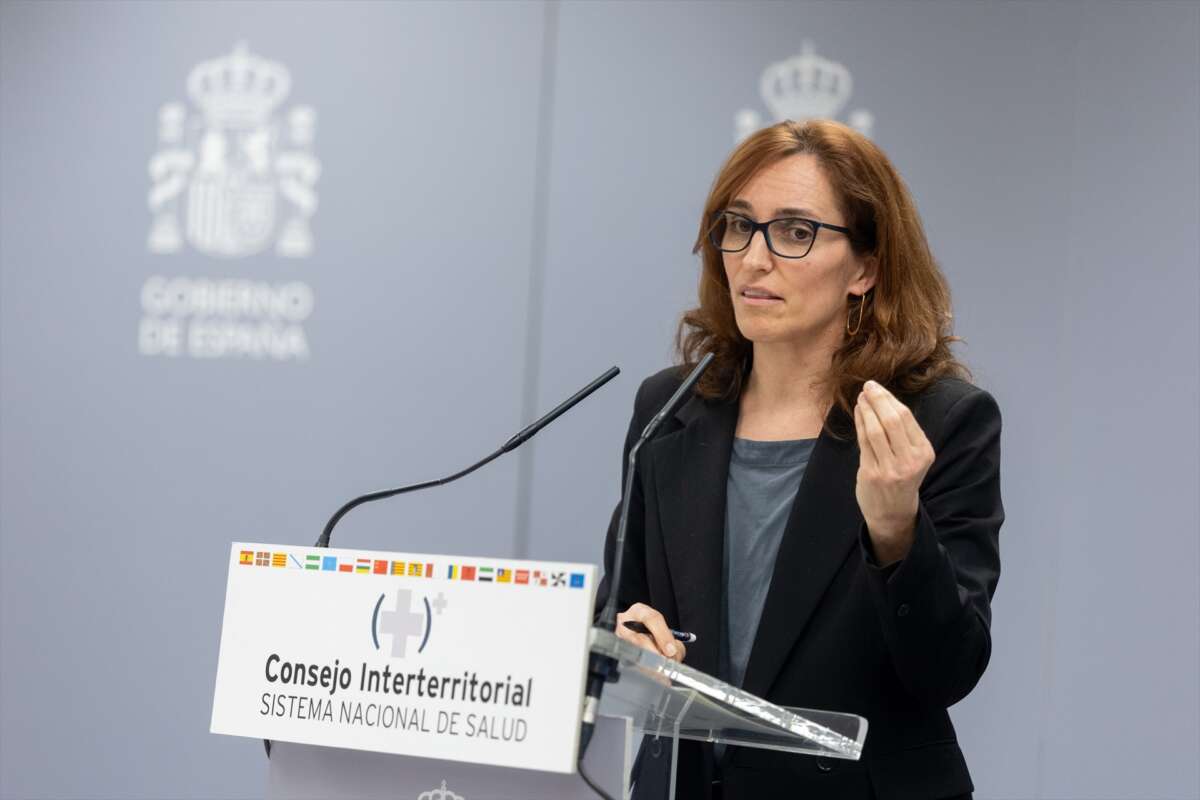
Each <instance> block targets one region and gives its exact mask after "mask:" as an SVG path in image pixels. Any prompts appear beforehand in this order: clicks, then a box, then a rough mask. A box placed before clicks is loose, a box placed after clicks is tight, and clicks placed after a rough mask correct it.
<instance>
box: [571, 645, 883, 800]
mask: <svg viewBox="0 0 1200 800" xmlns="http://www.w3.org/2000/svg"><path fill="white" fill-rule="evenodd" d="M591 648H592V651H593V652H595V653H598V654H600V655H604V656H609V657H611V658H613V659H615V660H616V661H617V665H618V674H619V677H618V679H617V680H616V681H615V682H613V683H609V684H607V685H606V686H605V689H604V694H603V696H602V697H601V700H600V712H599V713H600V715H601V716H603V717H616V718H625V719H628V720H630V721H631V725H632V730H633V732H634V733H635V734H641V735H643V736H644V737H647V739H649V740H654V739H667V740H669V742H665V743H664V745H665V746H669V747H671V748H672V751H671V787H670V796H671V797H674V796H675V767H676V764H677V760H678V752H679V740H680V739H695V740H699V741H703V742H714V743H724V744H730V745H741V746H745V747H762V748H769V749H772V750H784V751H787V752H791V753H804V754H808V755H817V756H826V757H829V758H844V759H850V760H857V759H858V758H859V757H860V756H861V755H862V748H863V741H864V740H865V739H866V737H867V720H865V719H863V718H862V717H860V716H857V715H855V714H843V713H839V712H835V711H818V710H814V709H804V708H785V707H783V706H777V705H773V704H771V703H768V702H767V701H766V700H763V699H761V698H759V697H755V696H754V695H752V694H749V693H747V692H743V691H742V690H741V689H738V688H737V687H734V686H731V685H729V684H727V683H723V682H722V681H719V680H717V679H716V678H714V677H712V676H711V675H707V674H705V673H703V672H700V671H698V670H695V669H692V668H691V667H688V666H685V665H683V664H680V663H678V662H675V661H671V660H668V659H665V658H663V657H662V656H659V655H656V654H654V653H651V652H649V651H648V650H643V649H642V648H640V647H637V646H636V645H632V644H630V643H628V642H625V641H622V640H621V639H618V638H617V637H616V635H615V634H613V633H612V632H610V631H607V630H604V629H602V628H592V632H591ZM635 749H636V748H635Z"/></svg>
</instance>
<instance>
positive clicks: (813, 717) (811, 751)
mask: <svg viewBox="0 0 1200 800" xmlns="http://www.w3.org/2000/svg"><path fill="white" fill-rule="evenodd" d="M589 646H590V648H591V650H592V652H594V653H598V654H600V655H604V656H608V657H611V658H613V659H615V660H616V662H617V665H618V677H617V680H615V681H614V682H611V683H609V684H607V685H606V686H605V689H604V694H603V696H602V698H601V703H600V712H599V714H600V717H599V719H598V720H597V725H596V732H595V734H594V735H593V738H592V742H591V745H590V746H589V748H588V752H587V756H586V758H585V760H584V769H585V770H586V772H587V774H588V775H589V776H590V777H591V778H592V780H594V781H595V782H596V783H598V784H599V785H600V786H601V787H602V788H604V790H605V791H606V792H607V793H608V794H609V795H610V796H612V797H614V798H627V797H629V795H630V791H631V782H632V780H633V779H635V778H636V776H634V775H632V771H633V767H634V760H635V757H636V755H637V753H638V750H639V748H640V747H641V746H642V745H643V742H644V743H645V746H647V747H652V748H670V750H671V758H672V760H671V785H670V795H671V796H672V797H673V796H674V792H675V774H674V773H675V766H676V762H677V756H678V746H679V740H681V739H691V740H698V741H705V742H713V743H725V744H729V745H738V746H743V747H760V748H769V749H772V750H781V751H785V752H791V753H801V754H808V755H815V756H824V757H826V758H840V759H851V760H857V759H858V758H859V757H860V756H861V755H862V748H863V742H864V740H865V739H866V735H867V720H865V719H863V718H862V717H860V716H857V715H854V714H846V713H839V712H835V711H822V710H816V709H799V708H785V707H782V706H777V705H774V704H772V703H769V702H767V701H766V700H763V699H762V698H759V697H755V696H754V695H751V694H749V693H747V692H744V691H742V690H741V689H738V688H737V687H735V686H731V685H729V684H727V683H723V682H722V681H719V680H717V679H716V678H714V677H712V676H710V675H706V674H704V673H703V672H700V671H698V670H695V669H692V668H691V667H688V666H686V665H684V664H679V663H677V662H674V661H671V660H669V659H665V658H662V657H661V656H659V655H657V654H655V653H651V652H649V651H647V650H643V649H641V648H639V647H637V646H635V645H632V644H629V643H628V642H625V641H622V640H621V639H618V638H617V637H616V636H615V635H614V634H613V633H611V632H610V631H607V630H604V629H601V628H592V629H591V632H590V635H589ZM581 701H582V698H581ZM572 735H574V732H573V731H565V732H564V733H563V736H572ZM267 796H268V797H270V798H277V799H278V800H301V799H308V798H312V799H313V800H315V799H316V798H328V797H344V798H363V799H364V800H365V799H366V798H388V800H409V798H411V800H484V799H485V798H486V799H487V800H502V799H503V800H509V799H511V800H533V799H535V798H536V799H539V800H540V799H541V798H545V799H546V800H575V798H579V800H585V798H595V797H597V795H596V794H595V793H594V792H593V791H592V790H591V789H590V788H589V787H588V786H587V785H586V784H585V783H584V782H583V780H582V779H581V778H580V777H579V775H578V774H556V773H547V772H538V771H535V770H525V769H512V768H506V767H501V766H491V765H480V764H470V763H463V762H456V761H445V760H440V759H432V758H415V757H408V756H396V755H390V754H383V753H373V752H366V751H359V750H344V749H338V748H329V747H315V746H311V745H299V744H291V743H288V742H275V743H274V744H273V746H272V750H271V758H270V768H269V771H268V787H267Z"/></svg>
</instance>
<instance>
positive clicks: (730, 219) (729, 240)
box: [708, 211, 850, 258]
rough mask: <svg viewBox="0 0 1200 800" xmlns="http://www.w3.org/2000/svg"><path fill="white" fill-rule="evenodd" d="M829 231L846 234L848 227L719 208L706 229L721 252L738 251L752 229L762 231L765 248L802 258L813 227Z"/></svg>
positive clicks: (814, 235) (814, 231)
mask: <svg viewBox="0 0 1200 800" xmlns="http://www.w3.org/2000/svg"><path fill="white" fill-rule="evenodd" d="M821 228H828V229H829V230H831V231H837V232H838V233H844V234H846V235H847V236H849V235H850V229H849V228H843V227H842V226H841V225H830V224H829V223H828V222H818V221H817V220H815V219H806V218H804V217H780V218H779V219H769V220H767V221H766V222H755V221H754V220H752V219H750V218H749V217H747V216H743V215H742V214H738V213H737V212H735V211H720V212H718V213H717V214H716V215H715V216H714V217H713V224H712V227H711V228H709V230H708V240H709V241H710V242H712V244H713V247H715V248H717V249H718V250H720V251H721V252H722V253H740V252H741V251H743V250H745V249H746V248H747V247H749V246H750V240H751V239H753V238H754V234H755V232H756V231H762V233H763V238H764V239H766V240H767V249H768V250H770V251H771V252H772V253H774V254H775V255H777V256H779V257H780V258H804V257H805V256H806V255H808V251H810V250H812V246H813V242H815V241H816V240H817V231H819V230H820V229H821Z"/></svg>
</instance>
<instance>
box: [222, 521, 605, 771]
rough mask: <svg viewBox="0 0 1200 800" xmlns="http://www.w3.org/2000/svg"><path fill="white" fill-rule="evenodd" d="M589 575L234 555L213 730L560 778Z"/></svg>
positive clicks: (503, 563)
mask: <svg viewBox="0 0 1200 800" xmlns="http://www.w3.org/2000/svg"><path fill="white" fill-rule="evenodd" d="M595 583H596V580H595V568H594V567H592V566H590V565H585V564H562V563H542V562H530V561H511V560H499V559H472V558H463V557H457V556H438V555H416V554H411V553H380V552H370V551H363V550H332V549H323V548H320V549H319V548H303V547H286V546H278V545H264V544H240V543H235V544H234V545H233V548H232V550H231V553H230V564H229V582H228V587H227V590H226V595H225V620H224V626H223V628H222V631H221V652H220V658H219V661H218V665H217V685H216V694H215V697H214V700H213V715H212V727H211V730H212V731H213V732H214V733H225V734H232V735H235V736H251V737H254V738H262V739H276V740H281V741H291V742H300V743H304V744H316V745H326V746H330V747H348V748H355V749H359V750H377V751H382V752H388V753H399V754H403V755H411V756H419V757H426V758H441V759H449V760H455V761H470V762H475V763H481V764H499V765H504V766H511V767H521V768H525V769H537V770H547V771H553V772H572V771H574V769H575V753H576V748H577V746H578V731H579V722H580V710H581V706H580V703H581V698H582V695H583V685H584V677H585V672H586V666H587V650H588V647H587V634H588V629H589V626H590V621H591V606H592V599H593V595H594V593H595Z"/></svg>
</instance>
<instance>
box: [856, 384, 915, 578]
mask: <svg viewBox="0 0 1200 800" xmlns="http://www.w3.org/2000/svg"><path fill="white" fill-rule="evenodd" d="M854 427H855V428H856V429H857V432H858V449H859V461H858V481H857V484H856V485H855V487H854V496H855V497H856V498H857V499H858V507H859V508H860V509H862V513H863V519H864V520H866V523H867V532H868V533H869V534H870V536H871V545H872V546H873V547H874V549H875V560H876V561H878V562H879V564H880V566H887V565H888V564H891V563H894V562H896V561H899V560H901V559H902V558H904V557H905V556H906V555H908V550H909V548H910V547H912V540H913V532H914V531H915V530H916V524H917V503H918V501H919V499H920V497H919V491H920V488H921V481H922V480H924V479H925V473H927V472H928V471H929V467H930V466H932V464H933V458H934V452H933V445H931V444H930V443H929V439H927V438H926V437H925V432H924V431H922V430H921V426H920V425H918V424H917V421H916V419H915V418H914V417H913V415H912V412H911V411H909V409H908V407H907V406H905V405H904V404H903V403H901V402H900V401H899V400H897V399H896V398H895V397H894V396H893V395H892V393H891V392H889V391H888V390H887V389H885V388H883V387H882V386H880V385H879V384H877V383H875V382H874V381H867V383H866V385H865V386H864V387H863V391H862V393H861V394H859V396H858V402H857V403H856V404H855V406H854Z"/></svg>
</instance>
